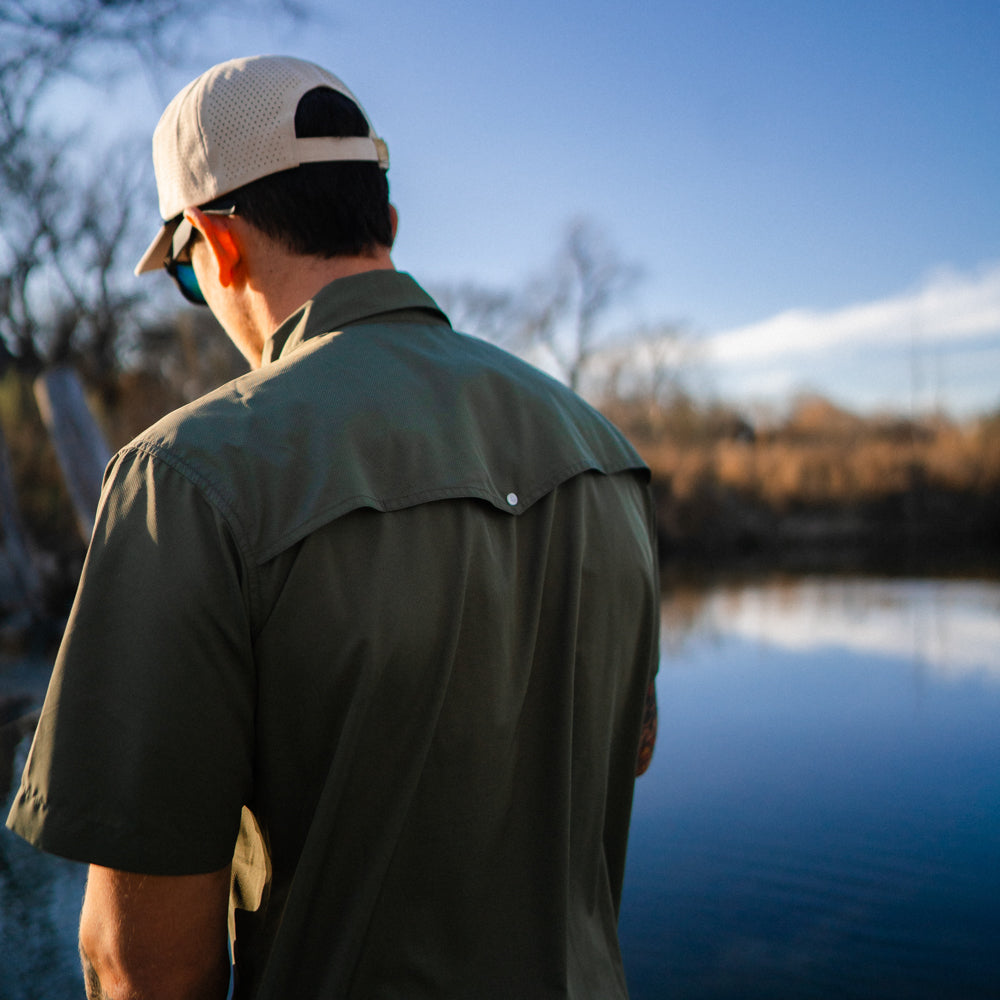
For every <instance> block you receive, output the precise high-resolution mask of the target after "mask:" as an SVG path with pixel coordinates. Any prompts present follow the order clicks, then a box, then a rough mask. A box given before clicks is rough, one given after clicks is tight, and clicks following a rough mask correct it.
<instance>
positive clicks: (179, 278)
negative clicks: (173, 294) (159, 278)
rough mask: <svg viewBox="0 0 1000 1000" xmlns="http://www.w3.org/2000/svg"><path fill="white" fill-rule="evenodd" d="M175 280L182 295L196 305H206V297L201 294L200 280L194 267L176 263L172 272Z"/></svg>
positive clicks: (188, 264)
mask: <svg viewBox="0 0 1000 1000" xmlns="http://www.w3.org/2000/svg"><path fill="white" fill-rule="evenodd" d="M171 273H172V274H173V277H174V280H175V281H176V282H177V287H178V288H180V290H181V294H182V295H183V296H184V298H186V299H187V300H188V301H189V302H194V303H195V304H196V305H199V306H203V305H205V296H204V295H202V294H201V288H200V287H199V285H198V278H197V276H196V275H195V273H194V267H192V266H191V264H190V262H188V261H185V262H184V263H179V262H178V261H174V264H173V268H172V272H171Z"/></svg>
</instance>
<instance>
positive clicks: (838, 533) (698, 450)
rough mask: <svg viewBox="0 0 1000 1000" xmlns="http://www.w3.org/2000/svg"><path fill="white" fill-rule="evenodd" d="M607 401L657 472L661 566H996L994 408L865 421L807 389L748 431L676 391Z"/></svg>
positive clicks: (997, 434)
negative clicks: (957, 415)
mask: <svg viewBox="0 0 1000 1000" xmlns="http://www.w3.org/2000/svg"><path fill="white" fill-rule="evenodd" d="M604 409H605V410H606V412H607V413H608V415H609V416H610V417H611V418H612V419H614V420H615V421H616V422H617V423H618V424H619V426H621V427H622V428H623V429H625V430H626V432H627V433H629V435H630V436H631V438H632V440H633V441H634V442H635V443H636V445H637V447H638V448H639V450H640V452H641V453H642V454H643V456H644V458H645V459H646V461H647V462H648V463H649V465H650V468H651V469H652V471H653V479H654V488H655V491H656V496H657V504H658V518H659V531H660V548H661V555H662V557H663V562H664V567H665V570H666V571H667V572H671V571H673V570H674V569H677V568H678V567H679V568H680V570H681V571H683V572H685V573H687V572H691V571H692V570H694V571H699V570H705V571H712V570H724V569H734V570H735V569H740V568H749V569H751V570H752V569H760V568H762V567H770V568H787V569H790V570H791V569H794V570H821V569H822V570H835V569H872V570H882V571H911V572H924V571H931V572H948V571H961V572H976V573H987V574H995V573H997V572H1000V411H998V412H996V413H994V414H992V415H987V416H984V417H981V418H979V419H976V420H970V421H966V422H957V421H954V420H951V419H949V418H947V417H946V416H944V415H936V416H928V417H921V418H917V419H915V418H907V417H902V416H898V415H883V416H878V417H861V416H858V415H855V414H852V413H850V412H847V411H845V410H843V409H840V408H838V407H836V406H835V405H833V404H832V403H830V402H829V401H828V400H825V399H823V398H820V397H815V396H811V397H804V398H802V399H799V400H798V401H797V402H796V403H795V405H794V406H793V407H792V408H791V410H790V412H789V414H788V416H787V417H785V418H783V419H781V420H780V421H774V422H771V423H769V424H768V425H767V426H764V427H754V426H752V425H751V424H750V423H748V422H747V421H746V420H745V419H744V418H742V417H741V416H740V415H739V414H738V413H737V412H735V411H733V410H731V409H729V408H727V407H725V406H722V405H715V406H710V407H699V406H698V405H696V404H695V403H694V402H692V401H691V400H689V399H686V398H684V397H679V398H677V399H676V400H675V401H674V403H673V404H672V406H670V407H667V408H666V409H662V410H657V411H655V412H652V413H651V412H650V410H649V408H648V407H646V406H635V405H630V404H629V403H628V402H626V401H608V402H607V403H606V404H605V406H604Z"/></svg>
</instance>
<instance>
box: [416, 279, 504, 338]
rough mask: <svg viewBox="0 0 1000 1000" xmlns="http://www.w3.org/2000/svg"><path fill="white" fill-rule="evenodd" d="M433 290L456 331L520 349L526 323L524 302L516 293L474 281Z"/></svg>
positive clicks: (445, 285)
mask: <svg viewBox="0 0 1000 1000" xmlns="http://www.w3.org/2000/svg"><path fill="white" fill-rule="evenodd" d="M432 291H433V294H434V298H435V299H436V301H437V303H438V305H440V306H441V308H442V309H443V310H444V311H445V313H446V314H447V315H448V318H449V319H450V320H451V322H452V324H453V325H454V327H455V329H457V330H462V331H464V332H465V333H471V334H473V335H474V336H476V337H482V338H483V340H489V341H491V342H492V343H494V344H499V345H501V346H502V347H509V348H511V349H515V348H516V347H517V346H518V338H519V336H520V334H521V332H522V327H523V324H524V320H523V315H522V313H523V307H522V303H521V302H520V300H519V297H518V295H517V293H516V292H515V291H513V290H511V289H509V288H491V287H489V286H487V285H481V284H477V283H476V282H473V281H463V282H459V283H458V284H454V285H448V284H441V285H436V286H435V287H434V288H433V289H432Z"/></svg>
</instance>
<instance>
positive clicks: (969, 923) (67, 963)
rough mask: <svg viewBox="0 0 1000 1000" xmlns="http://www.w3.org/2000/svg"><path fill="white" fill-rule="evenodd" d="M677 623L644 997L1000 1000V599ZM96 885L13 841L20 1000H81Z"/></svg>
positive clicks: (848, 591) (790, 583)
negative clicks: (80, 919)
mask: <svg viewBox="0 0 1000 1000" xmlns="http://www.w3.org/2000/svg"><path fill="white" fill-rule="evenodd" d="M663 625H664V634H663V656H662V663H661V667H660V674H659V678H658V681H657V690H658V696H659V702H660V737H659V743H658V747H657V751H656V756H655V758H654V761H653V765H652V767H651V769H650V771H649V773H648V774H646V775H645V776H644V777H643V778H642V779H640V781H639V783H638V785H637V792H636V802H635V812H634V821H633V829H632V837H631V842H630V854H629V867H628V871H627V874H626V886H625V895H624V900H623V904H622V915H621V934H622V946H623V950H624V954H625V961H626V966H627V969H628V973H629V982H630V988H631V992H632V997H633V1000H661V998H675V1000H695V998H698V1000H701V998H705V1000H707V998H712V1000H726V998H734V1000H735V998H740V1000H753V998H758V997H759V998H765V997H766V998H770V1000H781V998H793V997H794V998H811V997H816V998H820V997H822V998H828V997H837V998H852V997H857V998H862V997H864V998H869V997H879V998H886V1000H892V998H900V1000H902V998H906V1000H921V998H928V1000H930V998H934V1000H942V998H949V997H955V998H963V1000H975V998H980V997H981V998H987V997H989V998H997V997H1000V949H998V948H997V946H996V942H997V940H998V939H1000V584H997V583H992V582H978V581H955V580H925V581H916V580H910V581H907V580H867V579H840V578H837V579H834V578H813V579H810V578H799V579H794V580H774V581H758V582H754V583H749V584H746V583H745V584H741V585H739V586H732V587H721V586H720V587H715V588H712V589H707V590H700V591H694V590H690V591H684V590H680V589H675V590H674V591H672V592H671V593H670V594H668V595H667V597H666V599H665V602H664V607H663ZM45 672H46V667H45V665H44V664H43V663H39V662H31V661H24V662H19V663H17V664H15V665H0V699H2V698H3V697H4V696H10V695H11V694H21V693H25V692H27V693H28V695H29V696H34V695H37V694H38V693H39V692H40V690H41V688H42V687H43V686H44V674H45ZM24 749H25V748H24V747H23V746H22V748H21V751H20V753H21V756H22V758H23V753H24ZM19 763H20V761H18V762H17V764H18V765H19ZM4 815H6V809H5V810H4ZM82 890H83V870H82V867H81V866H78V865H73V864H71V863H68V862H63V861H59V860H58V859H54V858H49V857H46V856H44V855H41V854H38V853H37V852H35V851H34V850H32V849H31V848H29V847H27V845H24V844H22V843H21V842H20V841H19V840H18V839H17V838H15V837H13V836H11V835H10V834H8V833H7V831H3V832H2V833H0V1000H28V998H35V997H62V996H73V995H78V994H79V992H80V975H79V971H78V962H77V958H76V919H77V914H78V911H79V903H80V898H81V895H82Z"/></svg>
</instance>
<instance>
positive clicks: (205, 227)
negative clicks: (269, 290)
mask: <svg viewBox="0 0 1000 1000" xmlns="http://www.w3.org/2000/svg"><path fill="white" fill-rule="evenodd" d="M184 218H185V219H187V220H188V222H190V223H191V225H192V226H194V228H195V229H197V230H198V232H199V233H201V235H202V237H203V238H204V240H205V242H206V243H207V244H208V247H209V249H210V250H211V251H212V256H213V257H214V258H215V266H216V268H217V275H218V279H219V284H220V285H221V286H222V287H223V288H228V287H229V286H230V285H232V284H233V283H234V282H237V281H239V280H240V279H241V278H242V276H243V274H242V267H241V265H242V264H243V263H244V256H245V255H244V250H243V243H242V240H241V239H240V234H239V233H238V232H237V231H236V229H235V227H234V226H233V223H232V217H231V216H227V215H208V214H206V213H205V212H203V211H201V209H200V208H189V209H187V211H185V213H184Z"/></svg>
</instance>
